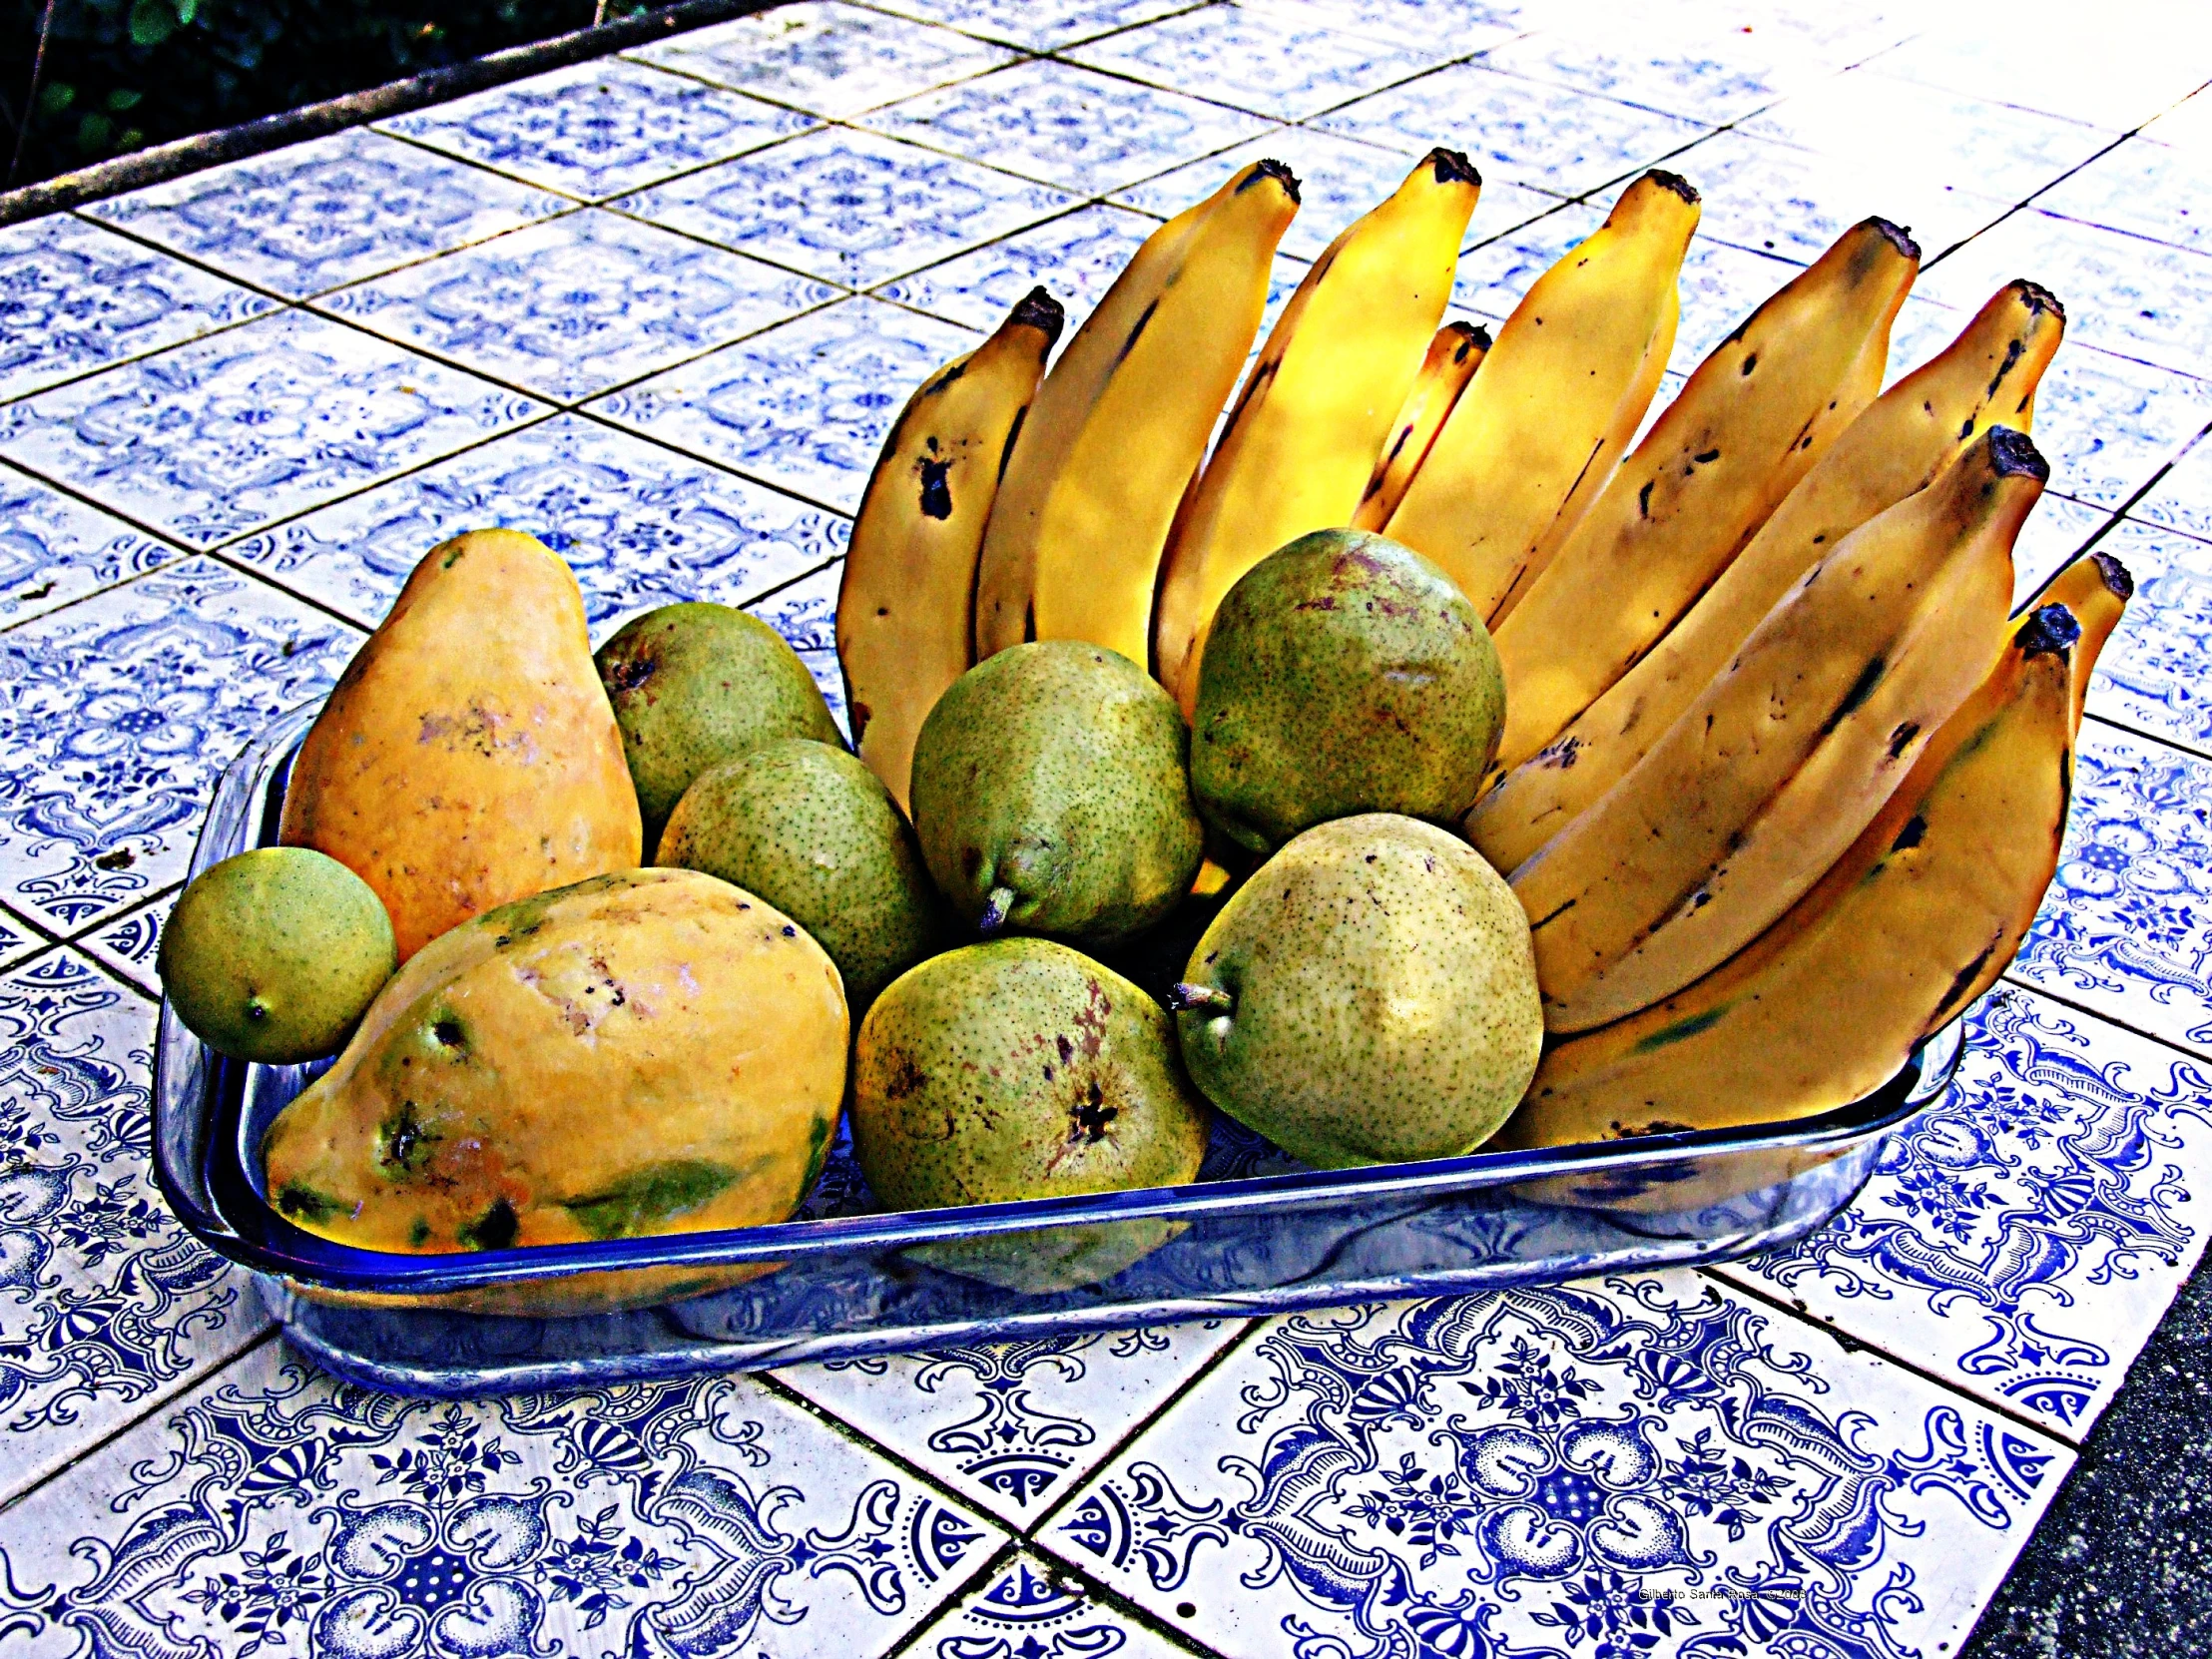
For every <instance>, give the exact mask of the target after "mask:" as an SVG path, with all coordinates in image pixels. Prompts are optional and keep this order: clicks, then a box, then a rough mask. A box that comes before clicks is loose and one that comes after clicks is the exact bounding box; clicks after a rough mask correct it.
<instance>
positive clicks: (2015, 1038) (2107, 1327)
mask: <svg viewBox="0 0 2212 1659" xmlns="http://www.w3.org/2000/svg"><path fill="white" fill-rule="evenodd" d="M2208 1073H2212V1068H2206V1067H2200V1066H2197V1065H2194V1064H2192V1063H2190V1062H2189V1061H2187V1060H2184V1059H2183V1058H2181V1056H2179V1055H2178V1054H2176V1053H2175V1052H2174V1051H2173V1050H2172V1049H2170V1048H2167V1047H2165V1046H2164V1045H2163V1044H2160V1043H2154V1042H2151V1041H2149V1040H2148V1039H2146V1038H2143V1037H2138V1036H2136V1035H2135V1034H2134V1033H2133V1032H2129V1031H2122V1030H2120V1029H2119V1028H2118V1027H2117V1026H2112V1025H2107V1024H2106V1023H2105V1022H2104V1021H2102V1020H2098V1019H2091V1018H2089V1017H2088V1016H2087V1015H2084V1014H2079V1013H2076V1012H2075V1011H2074V1010H2073V1009H2071V1008H2065V1007H2061V1006H2059V1005H2058V1004H2056V1003H2054V1002H2051V1001H2048V1000H2047V999H2045V998H2043V997H2040V996H2037V995H2035V994H2033V993H2032V992H2029V991H2024V990H2020V989H2017V988H2013V987H2001V988H1999V989H1998V990H1997V991H1996V992H1995V993H1994V994H1993V995H1991V996H1990V997H1988V998H1987V999H1986V1000H1984V1001H1983V1003H1982V1005H1981V1006H1980V1008H1979V1009H1978V1010H1977V1011H1976V1012H1975V1013H1974V1015H1973V1016H1972V1025H1971V1030H1970V1034H1969V1036H1968V1038H1967V1048H1966V1058H1965V1061H1964V1065H1963V1069H1962V1071H1961V1073H1960V1077H1959V1082H1958V1085H1957V1087H1956V1088H1955V1089H1954V1090H1953V1092H1952V1093H1951V1094H1950V1096H1949V1097H1948V1098H1947V1099H1945V1100H1944V1101H1943V1102H1942V1103H1941V1104H1940V1105H1938V1106H1936V1108H1935V1109H1934V1110H1932V1111H1930V1112H1929V1113H1928V1114H1927V1115H1926V1116H1925V1117H1923V1118H1921V1119H1918V1120H1916V1121H1915V1123H1914V1124H1913V1125H1912V1127H1911V1129H1910V1130H1909V1131H1908V1132H1906V1133H1902V1134H1899V1135H1897V1136H1894V1137H1893V1138H1892V1139H1891V1141H1890V1143H1889V1145H1888V1146H1887V1147H1886V1148H1885V1149H1884V1152H1883V1155H1882V1159H1881V1162H1880V1164H1879V1165H1878V1166H1877V1168H1876V1171H1875V1174H1874V1176H1873V1178H1872V1179H1871V1180H1870V1181H1869V1182H1868V1184H1867V1187H1866V1189H1865V1191H1863V1192H1862V1193H1861V1194H1860V1195H1859V1197H1858V1199H1857V1200H1856V1201H1855V1202H1854V1203H1853V1204H1852V1206H1851V1208H1850V1209H1849V1210H1847V1211H1846V1212H1845V1213H1844V1214H1843V1215H1842V1216H1841V1217H1839V1218H1838V1219H1837V1220H1836V1221H1835V1222H1832V1223H1831V1224H1830V1225H1829V1226H1827V1227H1825V1228H1823V1229H1822V1230H1821V1231H1820V1232H1818V1233H1816V1234H1814V1235H1813V1236H1812V1237H1811V1238H1809V1239H1807V1240H1806V1241H1805V1242H1804V1243H1803V1244H1800V1245H1798V1246H1796V1247H1795V1248H1794V1249H1791V1250H1786V1251H1783V1252H1780V1253H1778V1254H1775V1255H1769V1256H1762V1257H1758V1258H1755V1259H1754V1260H1752V1261H1749V1262H1745V1263H1741V1264H1739V1265H1736V1266H1732V1267H1726V1268H1722V1269H1719V1270H1717V1271H1719V1272H1720V1273H1721V1274H1723V1275H1724V1276H1726V1277H1728V1278H1732V1279H1736V1280H1739V1281H1741V1282H1743V1283H1745V1284H1748V1285H1752V1286H1755V1287H1763V1288H1764V1289H1766V1290H1767V1291H1768V1293H1769V1294H1770V1295H1777V1296H1781V1297H1786V1298H1789V1299H1792V1300H1793V1301H1795V1303H1796V1304H1797V1306H1798V1307H1799V1308H1801V1309H1802V1310H1804V1311H1805V1312H1806V1313H1808V1314H1810V1315H1811V1316H1812V1317H1814V1318H1817V1319H1820V1320H1823V1321H1825V1322H1826V1323H1828V1324H1830V1325H1833V1326H1834V1327H1835V1328H1836V1329H1838V1330H1839V1331H1844V1332H1848V1333H1850V1334H1851V1335H1852V1336H1853V1337H1856V1338H1858V1339H1859V1340H1860V1341H1862V1342H1866V1343H1871V1344H1873V1345H1874V1346H1876V1347H1877V1348H1880V1349H1883V1350H1884V1351H1885V1352H1887V1353H1890V1354H1895V1355H1900V1356H1903V1357H1906V1358H1909V1359H1911V1360H1913V1361H1914V1362H1915V1363H1917V1364H1918V1365H1920V1366H1922V1367H1923V1368H1925V1369H1931V1370H1934V1371H1936V1372H1937V1373H1938V1374H1939V1375H1940V1376H1942V1377H1943V1378H1944V1379H1945V1380H1946V1381H1948V1382H1951V1383H1954V1384H1955V1385H1956V1386H1958V1387H1960V1388H1963V1389H1965V1390H1966V1391H1968V1392H1970V1393H1975V1394H1979V1395H1981V1396H1982V1397H1984V1398H1987V1399H1991V1400H1995V1401H1997V1402H1998V1403H2000V1404H2003V1405H2006V1406H2008V1407H2010V1408H2011V1409H2012V1410H2014V1411H2018V1412H2020V1413H2022V1414H2024V1415H2026V1416H2028V1417H2031V1418H2033V1419H2034V1420H2035V1421H2037V1422H2039V1423H2042V1424H2043V1425H2045V1426H2046V1427H2048V1428H2050V1429H2051V1430H2052V1431H2053V1432H2055V1433H2058V1434H2063V1435H2065V1436H2067V1437H2068V1438H2070V1439H2075V1440H2078V1439H2079V1438H2080V1437H2081V1436H2082V1435H2083V1434H2084V1433H2085V1432H2087V1430H2088V1428H2089V1425H2090V1424H2091V1423H2092V1422H2093V1421H2094V1420H2095V1419H2096V1417H2097V1415H2098V1414H2099V1413H2100V1412H2102V1410H2103V1409H2104V1407H2105V1406H2106V1405H2108V1404H2110V1403H2111V1400H2112V1397H2113V1395H2114V1394H2115V1393H2116V1392H2117V1391H2118V1389H2119V1385H2120V1382H2121V1379H2122V1377H2123V1376H2124V1375H2125V1373H2126V1370H2127V1362H2128V1360H2129V1359H2130V1358H2132V1357H2133V1355H2134V1353H2135V1351H2136V1350H2137V1349H2138V1348H2140V1347H2141V1346H2142V1345H2143V1343H2145V1342H2146V1341H2148V1340H2149V1338H2150V1334H2151V1332H2152V1330H2153V1329H2154V1328H2155V1327H2156V1326H2157V1324H2158V1318H2159V1316H2160V1315H2161V1314H2163V1313H2164V1312H2165V1311H2166V1305H2167V1304H2168V1303H2169V1302H2171V1301H2172V1300H2173V1295H2174V1293H2175V1292H2176V1291H2177V1290H2179V1289H2180V1287H2181V1285H2182V1282H2183V1281H2184V1280H2186V1279H2187V1278H2188V1277H2189V1273H2190V1270H2191V1269H2192V1268H2193V1267H2194V1266H2195V1265H2196V1261H2197V1258H2198V1257H2199V1256H2200V1255H2202V1253H2203V1250H2204V1242H2205V1235H2206V1231H2207V1229H2208V1228H2212V1098H2208V1093H2212V1074H2208Z"/></svg>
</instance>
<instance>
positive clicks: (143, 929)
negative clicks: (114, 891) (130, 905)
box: [72, 886, 184, 998]
mask: <svg viewBox="0 0 2212 1659" xmlns="http://www.w3.org/2000/svg"><path fill="white" fill-rule="evenodd" d="M183 891H184V888H183V887H181V886H178V887H172V888H170V889H169V890H168V891H167V892H164V893H161V894H160V895H158V896H156V897H154V898H150V899H148V900H147V901H146V902H145V903H144V904H141V905H140V906H139V907H138V908H137V909H135V910H125V911H124V912H123V913H122V914H121V915H119V916H117V917H115V918H114V919H113V920H111V921H104V922H102V923H101V924H100V925H99V926H98V927H95V928H94V929H92V931H91V932H89V933H80V934H78V935H77V937H76V939H75V940H73V941H72V943H73V945H74V948H76V949H78V950H82V951H83V952H84V953H85V954H86V955H87V956H90V957H91V958H92V959H93V960H94V961H96V962H98V963H99V964H100V965H101V966H102V967H104V968H106V969H107V970H108V971H109V972H110V973H112V974H115V975H116V976H117V977H118V978H121V979H125V980H128V981H129V982H130V983H131V984H134V985H136V986H138V988H139V989H140V990H142V991H144V992H145V993H146V994H147V995H148V996H151V997H156V998H159V997H160V996H161V994H162V978H161V975H160V974H159V973H157V972H156V971H155V969H154V964H155V962H156V960H157V959H158V958H159V957H160V955H161V948H162V929H163V927H165V926H167V925H168V922H169V912H170V911H171V910H173V909H174V908H176V905H177V898H178V895H179V894H180V893H182V892H183Z"/></svg>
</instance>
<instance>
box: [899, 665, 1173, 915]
mask: <svg viewBox="0 0 2212 1659" xmlns="http://www.w3.org/2000/svg"><path fill="white" fill-rule="evenodd" d="M1189 752H1190V733H1189V731H1188V729H1187V728H1186V727H1185V726H1184V724H1183V716H1182V712H1181V711H1180V710H1178V709H1177V708H1176V706H1175V700H1174V699H1173V698H1171V697H1169V696H1168V694H1167V693H1166V692H1164V691H1162V690H1161V689H1160V687H1159V686H1158V685H1157V684H1155V683H1154V682H1153V680H1152V679H1151V678H1150V677H1149V676H1148V675H1146V673H1145V672H1144V671H1143V670H1142V669H1140V668H1138V667H1137V665H1136V664H1134V663H1132V662H1130V661H1129V659H1128V658H1126V657H1123V656H1120V655H1118V654H1117V653H1115V652H1112V651H1108V650H1106V649H1105V648H1104V647H1103V646H1096V645H1086V644H1084V643H1083V642H1081V641H1080V640H1040V641H1037V642H1035V643H1033V644H1029V645H1017V646H1014V647H1012V648H1011V649H1009V650H1006V651H1001V652H1000V653H998V655H997V656H995V657H990V658H986V659H985V660H984V661H982V662H980V663H978V664H976V665H975V667H973V668H971V669H969V670H968V671H967V672H966V673H965V674H963V675H961V676H960V678H959V679H958V680H955V681H954V682H953V683H952V686H951V689H949V690H948V691H947V692H946V693H945V694H944V696H943V697H941V698H939V699H938V700H937V706H936V707H935V708H933V709H931V710H930V711H929V716H928V718H927V719H926V720H924V721H923V722H922V725H921V734H920V737H919V738H918V739H917V740H916V742H915V744H914V767H913V784H912V791H911V799H912V802H913V811H914V830H915V832H916V833H917V834H918V835H919V836H920V837H921V851H922V856H923V858H924V859H925V860H927V862H928V865H929V873H930V874H931V875H932V876H934V877H935V878H936V882H937V885H938V887H939V888H940V889H942V891H943V892H944V894H945V896H946V897H947V898H949V899H950V900H951V901H952V905H953V908H954V909H956V910H957V911H958V912H959V913H960V915H961V916H962V917H963V918H964V919H966V920H968V921H970V922H973V923H974V924H975V925H976V926H977V927H978V928H979V929H980V930H981V931H982V932H984V933H985V934H989V933H994V932H996V931H997V930H998V929H999V928H1000V927H1009V928H1014V929H1018V930H1019V931H1021V932H1025V933H1047V934H1052V935H1055V936H1057V937H1060V938H1065V939H1073V940H1076V941H1078V942H1080V943H1086V944H1100V943H1106V942H1108V941H1111V940H1114V939H1119V938H1124V937H1127V936H1128V935H1130V934H1132V933H1135V932H1138V931H1140V930H1141V929H1143V928H1146V927H1149V926H1150V925H1152V924H1153V923H1154V922H1156V921H1158V920H1159V919H1160V918H1161V917H1162V916H1164V915H1166V914H1167V913H1168V911H1169V910H1171V909H1173V908H1174V907H1175V905H1176V903H1177V901H1178V900H1180V899H1181V898H1182V897H1183V895H1184V894H1185V893H1187V892H1189V891H1190V890H1191V878H1192V877H1193V876H1194V875H1196V874H1197V873H1198V865H1199V860H1200V858H1201V857H1202V856H1203V855H1204V853H1205V827H1204V825H1202V824H1201V823H1200V822H1199V817H1198V809H1197V806H1196V804H1195V803H1194V802H1193V801H1192V800H1191V786H1190V779H1189V777H1188V774H1187V772H1186V763H1187V761H1188V758H1189Z"/></svg>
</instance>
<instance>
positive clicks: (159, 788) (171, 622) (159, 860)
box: [0, 559, 358, 933]
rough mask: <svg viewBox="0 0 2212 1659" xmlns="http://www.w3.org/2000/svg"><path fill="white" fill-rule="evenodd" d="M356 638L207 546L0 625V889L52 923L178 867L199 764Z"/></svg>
mask: <svg viewBox="0 0 2212 1659" xmlns="http://www.w3.org/2000/svg"><path fill="white" fill-rule="evenodd" d="M357 638H358V636H357V635H356V634H355V633H354V632H353V630H351V629H350V628H347V627H345V626H344V625H343V624H342V623H338V622H334V621H332V620H331V619H330V618H329V617H327V616H324V615H322V614H321V613H319V612H316V611H311V610H309V609H308V608H307V607H306V606H304V605H302V604H300V603H299V602H298V601H297V600H295V599H293V598H291V597H290V596H289V595H287V594H282V593H278V592H277V590H275V589H273V588H271V587H269V586H267V585H266V584H264V583H261V582H257V581H254V580H253V579H252V578H250V577H247V576H242V575H240V574H239V573H238V572H236V571H234V570H229V569H227V568H225V567H224V566H221V565H219V564H216V563H215V562H214V561H212V560H208V559H192V560H188V561H186V562H185V563H182V564H179V565H176V566H173V567H171V568H169V569H166V570H158V571H156V572H154V574H153V575H151V576H145V577H141V578H140V579H139V580H138V581H136V582H133V583H130V584H129V585H128V586H125V587H120V588H115V589H112V590H110V591H109V592H107V593H103V594H98V595H95V596H94V597H93V598H91V599H88V600H85V601H84V602H83V603H81V604H77V605H72V606H70V607H69V608H68V609H67V610H65V611H58V612H55V613H54V614H53V615H51V616H44V617H40V618H38V619H37V620H36V621H33V622H27V623H25V624H23V625H22V626H21V627H18V628H15V629H13V630H11V631H9V632H7V633H5V634H0V754H4V755H6V756H7V758H8V760H7V772H6V775H5V780H4V786H0V892H5V894H6V895H7V898H8V902H9V903H11V904H12V905H14V906H15V907H16V908H17V909H19V910H21V911H22V912H23V913H24V914H25V915H28V916H30V917H31V918H32V919H34V920H36V921H38V922H39V923H40V924H41V925H43V926H46V927H50V928H53V929H55V930H56V931H59V932H63V933H67V932H73V931H75V930H76V929H78V928H81V927H85V926H88V925H90V924H91V923H93V922H95V921H97V920H99V919H101V918H102V917H103V916H106V915H108V914H110V913H112V912H114V911H116V910H120V909H122V908H123V907H124V906H126V905H128V904H133V903H136V902H137V901H138V900H139V899H141V898H143V897H145V896H147V895H148V894H150V893H153V892H155V891H157V890H158V889H160V888H162V887H165V886H167V885H169V884H170V883H172V882H174V881H177V880H179V879H181V878H182V877H183V875H184V872H185V866H186V864H187V863H188V862H189V861H190V859H191V856H192V846H193V841H194V839H195V838H196V836H197V835H198V833H199V830H200V819H201V815H202V814H203V813H204V812H205V811H206V809H207V792H208V787H209V785H210V784H211V783H213V781H214V779H215V777H216V775H217V774H218V773H220V772H221V771H222V770H223V768H224V767H225V766H227V765H229V764H230V762H231V759H232V757H233V756H234V755H236V754H237V753H238V752H239V750H240V749H242V748H243V747H245V745H246V742H247V740H248V739H249V738H251V737H253V736H254V735H255V734H256V733H258V732H259V731H261V729H262V728H263V727H265V726H267V725H268V724H269V722H270V721H271V720H272V719H274V718H275V717H276V716H277V714H278V713H279V712H281V711H282V710H285V709H288V708H290V707H292V706H293V705H294V704H297V703H300V702H303V701H305V700H306V699H307V698H309V697H311V696H313V695H315V694H316V693H318V692H320V691H322V690H323V689H324V688H325V687H326V686H328V685H329V683H330V682H331V681H332V680H334V679H335V678H336V677H337V674H338V671H339V670H340V669H341V668H343V667H344V666H345V660H346V658H347V657H348V656H349V655H351V653H352V649H353V646H354V643H355V641H356V640H357Z"/></svg>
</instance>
